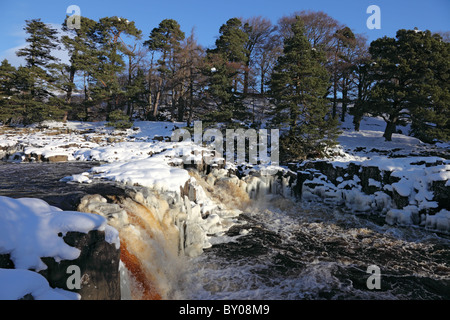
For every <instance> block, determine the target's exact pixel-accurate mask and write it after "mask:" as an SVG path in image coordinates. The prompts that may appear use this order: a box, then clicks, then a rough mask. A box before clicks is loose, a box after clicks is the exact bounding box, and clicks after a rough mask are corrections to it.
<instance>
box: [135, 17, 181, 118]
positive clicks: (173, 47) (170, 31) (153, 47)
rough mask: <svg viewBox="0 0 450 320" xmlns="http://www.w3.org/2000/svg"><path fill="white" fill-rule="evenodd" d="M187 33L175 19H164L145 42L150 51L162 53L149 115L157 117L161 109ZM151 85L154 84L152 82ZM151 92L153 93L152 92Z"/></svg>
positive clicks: (149, 116)
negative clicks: (161, 102) (161, 103)
mask: <svg viewBox="0 0 450 320" xmlns="http://www.w3.org/2000/svg"><path fill="white" fill-rule="evenodd" d="M184 37H185V34H184V32H183V31H181V28H180V25H179V24H178V22H177V21H175V20H173V19H164V20H163V21H161V22H160V24H159V26H158V27H157V28H154V29H153V30H152V31H151V33H150V37H149V39H148V40H147V41H145V42H144V45H146V46H148V48H149V49H150V51H152V52H157V53H159V54H160V58H159V59H158V65H159V67H158V72H159V78H158V82H157V87H156V93H155V99H154V104H153V110H152V114H149V115H148V116H147V117H148V118H152V119H156V117H157V115H158V111H159V109H158V108H159V105H160V101H161V97H162V95H163V93H164V91H165V89H166V88H165V87H166V86H167V82H168V81H169V82H170V80H172V78H173V75H174V73H175V70H174V68H173V66H174V64H175V63H174V59H175V57H176V53H177V52H178V51H179V50H180V46H181V41H183V40H184ZM150 85H152V84H151V83H150ZM150 94H151V93H150Z"/></svg>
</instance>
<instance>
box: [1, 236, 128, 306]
mask: <svg viewBox="0 0 450 320" xmlns="http://www.w3.org/2000/svg"><path fill="white" fill-rule="evenodd" d="M61 236H62V235H61ZM63 239H64V241H65V242H66V243H67V244H68V245H70V246H73V247H75V248H78V249H80V256H79V257H78V258H77V259H75V260H61V261H59V262H57V261H55V259H54V258H52V257H44V258H41V259H42V261H43V262H44V263H45V264H46V265H47V269H45V270H41V271H39V273H40V274H41V275H42V276H44V277H45V278H46V279H47V281H48V282H49V285H50V286H51V287H52V288H61V289H63V290H67V291H72V292H76V293H78V294H80V296H81V300H120V277H119V261H120V249H117V248H116V247H115V245H114V244H110V243H108V242H107V241H106V240H105V232H104V231H98V230H92V231H90V232H88V233H87V234H85V233H80V232H68V233H67V234H66V235H65V236H64V237H63ZM70 266H76V267H78V268H79V271H80V272H79V278H80V281H79V284H80V286H79V289H78V288H77V287H76V286H77V282H76V278H75V277H77V276H78V274H76V272H74V271H73V270H72V269H71V268H70ZM0 268H5V269H13V268H14V263H13V262H12V261H11V259H10V257H9V254H2V255H0ZM72 286H75V287H72ZM26 298H27V299H33V297H32V296H29V297H26Z"/></svg>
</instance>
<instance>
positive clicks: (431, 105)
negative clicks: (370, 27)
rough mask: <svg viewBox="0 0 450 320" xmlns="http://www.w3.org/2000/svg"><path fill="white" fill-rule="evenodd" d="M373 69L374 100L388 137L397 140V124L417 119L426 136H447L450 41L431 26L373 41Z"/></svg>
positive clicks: (418, 132)
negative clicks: (395, 135)
mask: <svg viewBox="0 0 450 320" xmlns="http://www.w3.org/2000/svg"><path fill="white" fill-rule="evenodd" d="M369 51H370V53H371V55H372V59H373V62H372V64H371V66H372V67H371V72H372V75H373V80H374V81H375V84H374V87H373V88H372V89H371V91H370V95H369V103H370V108H371V110H372V113H373V114H376V115H380V116H382V117H383V118H384V120H385V121H386V123H387V124H386V129H385V132H384V135H383V136H384V137H385V139H386V140H387V141H391V140H392V134H393V133H394V132H395V131H396V126H397V125H400V124H404V123H405V120H412V124H413V129H414V131H415V133H416V135H418V136H420V137H421V138H422V139H425V140H432V139H433V138H434V137H440V138H445V137H447V138H448V133H449V122H448V119H449V117H448V115H449V85H448V83H449V56H448V43H445V42H443V41H442V40H441V37H440V36H437V35H436V36H433V35H432V34H431V32H430V31H418V30H404V29H402V30H399V31H397V34H396V38H395V39H394V38H388V37H383V38H381V39H377V40H375V41H373V42H372V43H371V45H370V48H369Z"/></svg>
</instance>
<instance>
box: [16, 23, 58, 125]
mask: <svg viewBox="0 0 450 320" xmlns="http://www.w3.org/2000/svg"><path fill="white" fill-rule="evenodd" d="M24 30H25V31H26V32H27V34H28V35H29V36H28V38H27V39H26V41H27V43H28V46H27V47H25V48H23V49H20V50H18V51H17V52H16V54H17V56H19V57H25V61H26V62H27V63H26V68H19V70H18V77H17V78H16V81H17V83H16V86H17V87H19V88H22V91H21V93H20V95H18V97H20V99H22V101H17V103H18V105H21V106H22V110H23V113H22V116H23V121H24V123H25V124H28V123H33V122H39V121H42V120H45V119H49V118H56V119H57V118H59V117H60V116H61V115H62V112H61V110H60V106H59V103H56V104H55V103H53V102H54V99H52V100H51V101H50V100H49V99H50V97H54V96H55V94H54V93H53V92H52V91H53V89H54V88H53V87H52V82H53V81H54V79H53V78H52V77H51V75H50V74H49V72H48V69H49V67H50V66H51V64H52V63H55V62H57V61H58V59H57V58H56V57H54V56H53V55H52V50H54V49H56V48H58V44H57V40H58V38H57V31H56V29H53V28H51V27H50V26H49V25H47V24H45V23H43V22H42V21H41V20H40V19H33V20H26V27H25V28H24Z"/></svg>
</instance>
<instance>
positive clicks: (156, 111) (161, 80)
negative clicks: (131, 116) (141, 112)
mask: <svg viewBox="0 0 450 320" xmlns="http://www.w3.org/2000/svg"><path fill="white" fill-rule="evenodd" d="M162 83H163V79H162V78H161V79H160V80H159V88H158V91H157V92H156V97H155V105H154V107H153V120H156V116H157V115H158V105H159V100H160V98H161V91H162V89H161V87H162Z"/></svg>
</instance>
